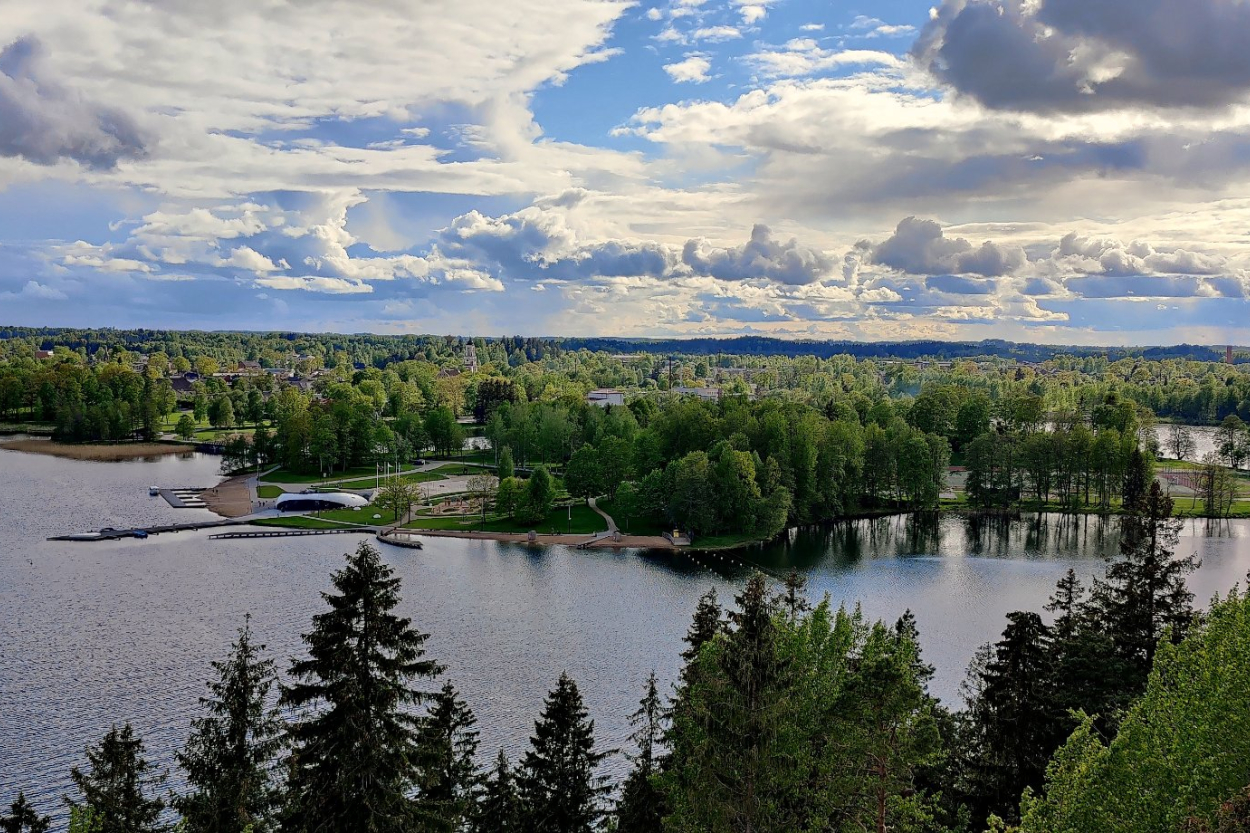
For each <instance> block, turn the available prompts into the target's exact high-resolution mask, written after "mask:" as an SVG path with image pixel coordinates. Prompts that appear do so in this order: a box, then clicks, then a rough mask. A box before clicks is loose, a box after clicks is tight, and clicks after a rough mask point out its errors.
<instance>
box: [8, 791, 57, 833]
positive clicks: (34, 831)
mask: <svg viewBox="0 0 1250 833" xmlns="http://www.w3.org/2000/svg"><path fill="white" fill-rule="evenodd" d="M51 823H52V820H51V819H49V818H48V817H47V816H41V815H39V814H38V813H36V812H35V808H34V807H32V806H31V804H30V802H29V801H27V800H26V796H25V795H24V794H23V793H21V792H20V791H19V792H18V794H17V801H14V802H13V806H12V807H10V808H9V813H8V815H4V816H0V831H4V833H47V830H48V826H49V825H50V824H51Z"/></svg>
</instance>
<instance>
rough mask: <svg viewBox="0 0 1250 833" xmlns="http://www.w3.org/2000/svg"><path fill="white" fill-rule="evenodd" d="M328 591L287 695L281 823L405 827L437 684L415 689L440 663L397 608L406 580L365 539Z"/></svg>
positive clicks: (370, 831) (378, 831)
mask: <svg viewBox="0 0 1250 833" xmlns="http://www.w3.org/2000/svg"><path fill="white" fill-rule="evenodd" d="M332 581H333V584H334V589H335V591H336V592H333V593H324V594H322V595H323V598H324V599H325V600H326V603H327V604H328V605H329V606H330V610H328V611H327V612H325V613H320V614H318V615H316V616H314V617H313V629H312V632H311V633H308V634H305V635H304V642H305V643H306V644H307V645H308V652H309V657H308V658H307V659H303V660H298V661H296V662H294V663H292V665H291V670H290V674H291V677H292V678H294V679H295V680H296V682H295V683H293V684H292V685H290V686H283V688H282V697H281V704H282V705H283V706H286V707H290V708H294V709H298V710H299V712H300V713H299V716H298V717H297V718H296V719H295V721H294V722H292V723H291V724H290V726H289V728H288V732H287V736H288V740H289V743H290V746H291V754H290V759H289V761H288V766H287V771H288V775H287V806H286V808H285V819H284V823H283V828H284V830H287V831H307V832H308V833H313V831H315V832H316V833H349V831H350V833H358V831H359V832H361V833H392V832H393V833H404V831H407V830H408V829H409V828H410V823H409V822H410V819H411V816H412V802H411V801H410V799H409V795H410V794H411V792H412V791H413V789H414V788H415V786H416V783H417V776H418V768H417V764H418V759H417V731H418V726H419V720H418V717H417V716H416V715H414V714H412V712H411V707H413V706H417V705H420V704H423V703H424V702H426V700H427V699H428V698H429V697H430V695H431V692H427V691H423V690H420V689H418V688H414V684H415V683H416V682H417V681H419V680H421V679H428V678H432V677H434V676H436V675H437V674H439V673H441V672H442V670H443V669H442V667H441V666H440V665H439V664H438V663H436V662H434V661H433V660H430V659H425V658H424V656H425V647H424V646H425V640H426V638H427V636H426V634H423V633H421V632H420V631H418V630H417V629H416V628H414V627H413V626H412V622H411V621H410V620H409V619H407V618H403V617H400V616H397V615H396V614H395V612H394V610H395V607H396V606H397V605H398V604H399V583H400V582H399V579H397V578H395V577H394V571H393V570H392V569H391V568H390V567H388V566H387V565H385V564H383V563H382V559H381V556H380V555H379V553H378V551H377V550H376V549H374V548H373V547H372V546H370V545H369V544H368V543H367V542H365V543H361V545H360V547H359V548H358V549H357V550H356V552H355V553H352V554H349V555H348V556H347V565H346V567H344V568H343V569H342V570H339V571H338V572H336V573H335V574H334V576H333V579H332Z"/></svg>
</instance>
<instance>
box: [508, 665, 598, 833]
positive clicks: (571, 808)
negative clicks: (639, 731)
mask: <svg viewBox="0 0 1250 833" xmlns="http://www.w3.org/2000/svg"><path fill="white" fill-rule="evenodd" d="M594 735H595V722H594V721H593V720H590V719H589V716H588V714H587V712H586V706H585V705H584V704H583V702H582V695H581V692H579V691H578V690H577V684H576V683H574V682H573V681H572V680H571V679H569V676H568V674H561V675H560V681H559V682H558V683H557V684H556V687H555V689H554V690H553V691H552V692H551V693H550V694H548V695H547V700H546V702H545V704H544V706H543V713H542V717H541V718H540V719H539V720H538V721H537V722H536V723H535V724H534V735H533V737H531V738H530V749H529V751H528V752H526V753H525V758H524V759H523V760H522V761H521V767H520V772H519V774H518V776H517V786H518V794H519V796H520V799H521V830H522V831H524V833H589V831H591V830H594V828H595V826H596V825H597V824H598V822H599V819H600V818H601V817H602V816H603V809H602V807H601V804H600V802H601V799H602V797H603V796H604V795H605V794H606V793H607V792H608V787H607V786H606V785H605V784H604V782H603V779H602V778H600V777H598V776H597V775H596V774H595V770H596V769H597V768H598V766H599V762H600V761H602V760H603V759H604V758H605V757H607V753H606V752H596V751H595V736H594Z"/></svg>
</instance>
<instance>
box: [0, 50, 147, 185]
mask: <svg viewBox="0 0 1250 833" xmlns="http://www.w3.org/2000/svg"><path fill="white" fill-rule="evenodd" d="M147 146H148V140H147V138H146V137H145V135H144V133H143V131H142V130H140V128H139V126H138V124H136V122H135V121H134V120H133V119H132V118H131V117H130V116H129V115H128V114H127V113H124V112H122V111H121V110H119V109H116V108H113V107H108V106H105V105H102V104H97V103H94V102H92V101H89V100H88V99H86V98H85V97H84V96H82V95H81V94H79V93H77V92H74V91H72V90H69V89H67V88H66V87H65V86H63V85H62V83H61V82H60V81H59V80H58V79H56V78H54V77H52V75H51V73H50V72H49V70H48V67H47V59H46V56H45V54H44V49H43V46H42V44H41V43H40V41H39V39H38V38H36V37H34V36H33V35H27V36H25V37H22V38H19V39H18V40H16V41H14V42H13V43H11V44H9V45H8V46H6V47H5V48H4V49H3V50H2V51H0V155H2V156H20V157H22V158H23V159H26V160H28V161H30V162H34V163H35V164H38V165H52V164H55V163H57V162H59V161H61V160H63V159H72V160H73V161H75V162H78V163H79V164H82V165H85V166H86V167H88V168H97V169H103V170H107V169H111V168H114V167H116V166H117V164H118V162H120V161H122V160H125V159H137V158H140V157H142V156H144V155H145V154H146V153H147Z"/></svg>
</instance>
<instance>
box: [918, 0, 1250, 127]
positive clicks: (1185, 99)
mask: <svg viewBox="0 0 1250 833" xmlns="http://www.w3.org/2000/svg"><path fill="white" fill-rule="evenodd" d="M1248 42H1250V4H1248V3H1244V2H1239V0H1040V1H1039V2H1026V1H1025V0H946V1H945V2H944V3H943V5H942V6H941V8H940V9H939V10H938V12H937V14H936V15H935V16H934V17H933V19H932V20H931V21H930V22H929V24H928V25H927V26H926V27H925V29H924V31H923V32H922V33H921V36H920V38H919V39H918V40H917V42H916V45H915V46H914V47H913V50H912V54H913V57H915V58H916V59H917V60H918V61H919V62H920V64H921V65H922V66H924V67H926V68H927V69H928V70H929V71H931V72H932V73H933V74H934V75H935V76H936V77H937V78H938V79H940V80H941V81H942V82H944V83H946V84H948V85H950V86H951V87H952V88H954V89H955V90H957V91H958V92H960V93H962V94H965V95H969V96H971V97H973V98H975V99H977V100H978V101H980V102H981V103H983V104H985V105H986V106H988V107H993V108H999V109H1008V110H1029V111H1043V112H1044V111H1089V110H1101V109H1109V108H1117V107H1125V106H1158V107H1218V106H1223V105H1226V104H1229V103H1232V102H1235V101H1238V100H1240V99H1242V98H1243V97H1244V96H1245V95H1246V94H1247V92H1250V50H1248V49H1246V44H1247V43H1248Z"/></svg>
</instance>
